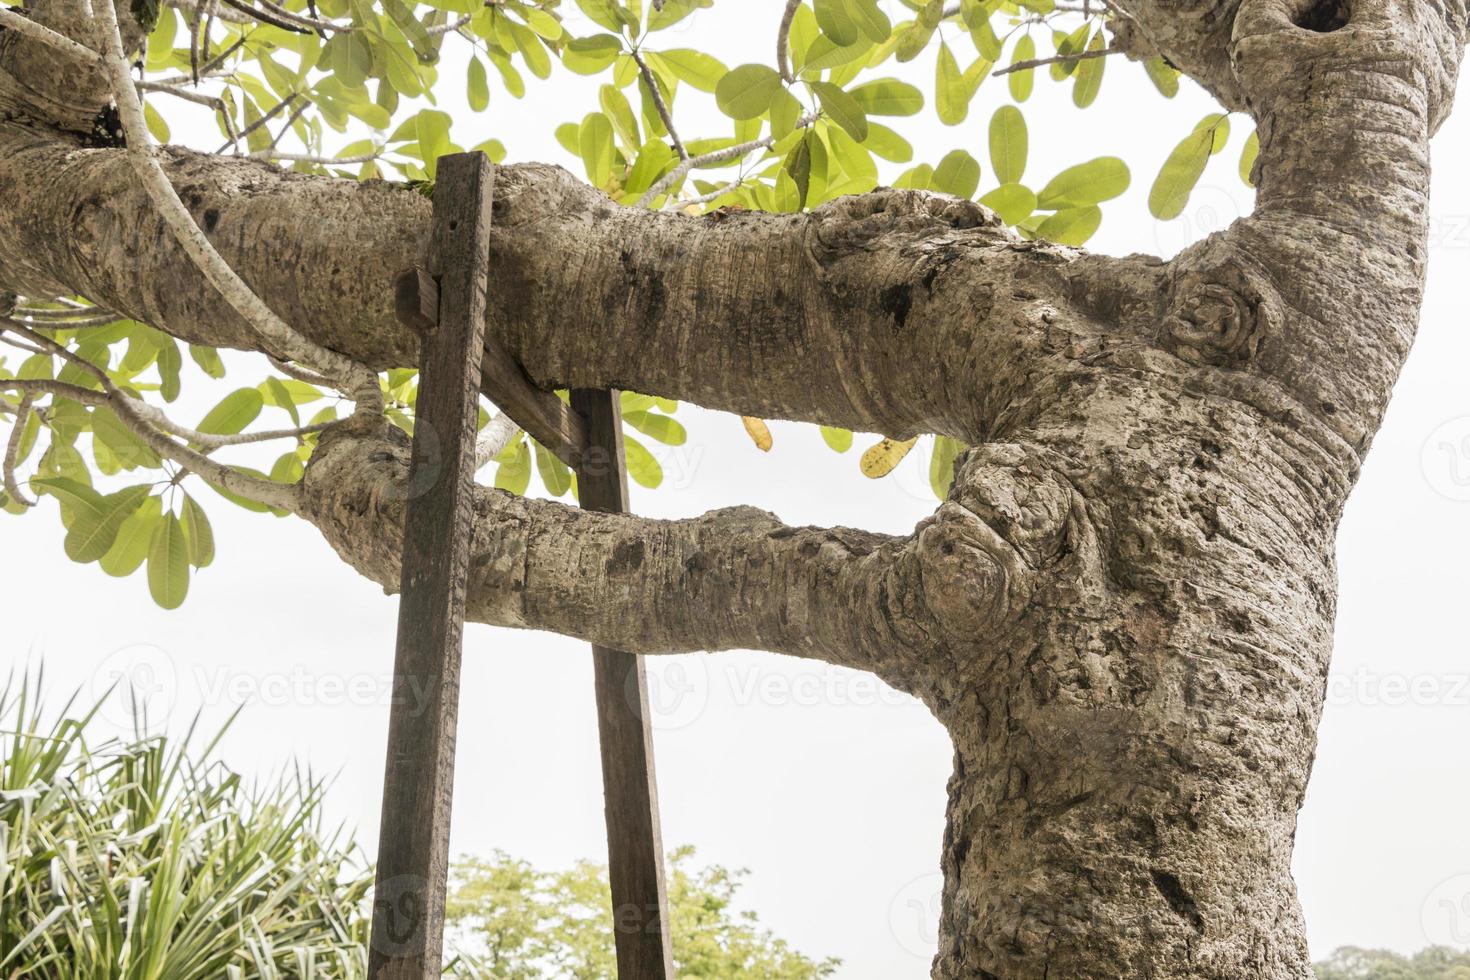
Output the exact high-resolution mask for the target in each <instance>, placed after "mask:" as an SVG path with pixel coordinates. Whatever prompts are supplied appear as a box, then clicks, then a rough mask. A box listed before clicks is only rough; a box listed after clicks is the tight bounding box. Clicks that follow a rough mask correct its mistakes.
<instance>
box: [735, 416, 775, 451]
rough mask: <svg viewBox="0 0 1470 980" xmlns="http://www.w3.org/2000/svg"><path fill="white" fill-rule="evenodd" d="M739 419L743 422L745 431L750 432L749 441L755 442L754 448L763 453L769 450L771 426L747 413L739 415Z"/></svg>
mask: <svg viewBox="0 0 1470 980" xmlns="http://www.w3.org/2000/svg"><path fill="white" fill-rule="evenodd" d="M740 421H742V422H744V423H745V431H746V432H747V433H749V434H750V441H751V442H753V443H755V448H757V449H759V450H760V451H761V452H763V453H768V452H770V451H771V427H770V426H768V425H766V423H764V422H762V421H761V420H760V419H757V418H752V417H751V416H749V415H742V416H740Z"/></svg>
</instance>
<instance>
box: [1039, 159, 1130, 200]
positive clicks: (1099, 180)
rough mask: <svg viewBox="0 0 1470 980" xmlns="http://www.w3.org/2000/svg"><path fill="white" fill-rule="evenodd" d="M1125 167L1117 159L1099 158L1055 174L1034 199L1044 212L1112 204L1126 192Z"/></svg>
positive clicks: (1124, 164)
mask: <svg viewBox="0 0 1470 980" xmlns="http://www.w3.org/2000/svg"><path fill="white" fill-rule="evenodd" d="M1128 182H1129V176H1128V165H1127V164H1126V163H1124V162H1123V161H1122V160H1119V159H1118V158H1117V157H1098V158H1096V159H1094V160H1089V161H1087V162H1086V163H1079V164H1077V166H1075V167H1068V168H1067V169H1066V170H1063V171H1062V172H1061V173H1059V174H1057V175H1056V176H1055V177H1053V178H1052V179H1051V180H1050V181H1048V182H1047V185H1046V186H1045V187H1043V188H1042V189H1041V193H1040V194H1038V195H1036V198H1037V206H1038V207H1041V208H1045V209H1047V210H1052V209H1060V208H1071V207H1083V206H1086V205H1089V204H1099V203H1101V202H1103V201H1108V200H1112V199H1113V198H1115V197H1117V196H1118V195H1120V194H1122V193H1123V192H1124V191H1126V190H1127V189H1128Z"/></svg>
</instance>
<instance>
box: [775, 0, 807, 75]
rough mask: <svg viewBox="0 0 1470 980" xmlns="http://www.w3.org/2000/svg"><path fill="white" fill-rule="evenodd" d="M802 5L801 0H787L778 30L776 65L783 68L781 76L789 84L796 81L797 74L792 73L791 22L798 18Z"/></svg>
mask: <svg viewBox="0 0 1470 980" xmlns="http://www.w3.org/2000/svg"><path fill="white" fill-rule="evenodd" d="M800 6H801V0H786V11H785V12H784V13H783V14H782V15H781V26H780V28H779V29H778V30H777V31H776V67H777V68H779V69H781V78H782V79H783V80H784V81H785V82H786V84H787V85H791V84H794V83H795V82H796V76H795V75H793V74H792V73H791V22H792V21H793V20H795V19H796V8H797V7H800Z"/></svg>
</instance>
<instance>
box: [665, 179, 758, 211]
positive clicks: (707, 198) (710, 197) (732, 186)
mask: <svg viewBox="0 0 1470 980" xmlns="http://www.w3.org/2000/svg"><path fill="white" fill-rule="evenodd" d="M744 183H745V178H744V177H737V178H735V179H734V180H732V181H730V183H728V184H726V185H725V186H724V187H717V188H715V189H714V190H712V191H710V192H709V193H708V194H701V195H699V196H698V197H691V198H689V199H688V200H687V201H680V202H679V203H680V204H682V205H684V206H685V207H688V206H689V205H691V204H708V203H709V202H711V201H717V200H719V199H720V198H722V197H724V196H725V195H726V194H728V193H730V192H731V191H733V190H736V189H738V188H739V187H741V186H742V185H744Z"/></svg>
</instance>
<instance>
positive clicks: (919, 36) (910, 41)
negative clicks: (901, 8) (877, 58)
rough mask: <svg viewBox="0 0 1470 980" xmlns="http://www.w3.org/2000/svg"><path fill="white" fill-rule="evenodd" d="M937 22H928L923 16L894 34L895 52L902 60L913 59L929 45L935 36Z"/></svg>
mask: <svg viewBox="0 0 1470 980" xmlns="http://www.w3.org/2000/svg"><path fill="white" fill-rule="evenodd" d="M936 26H938V25H937V23H936V24H930V23H926V22H925V19H924V18H923V17H920V18H919V19H918V20H916V21H914V22H913V23H911V24H909V25H908V26H907V27H904V28H901V29H899V30H898V32H897V33H895V34H894V36H893V38H894V41H895V42H896V43H895V44H894V48H893V53H894V56H895V57H897V58H898V60H899V61H900V62H908V61H913V60H914V59H915V58H917V57H918V56H919V52H921V51H923V50H924V49H925V48H927V47H928V46H929V39H930V38H931V37H933V36H934V28H935V27H936Z"/></svg>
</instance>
